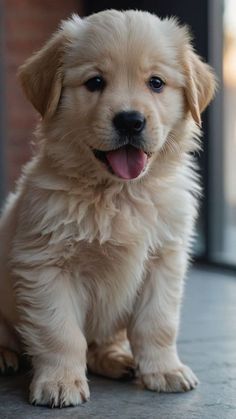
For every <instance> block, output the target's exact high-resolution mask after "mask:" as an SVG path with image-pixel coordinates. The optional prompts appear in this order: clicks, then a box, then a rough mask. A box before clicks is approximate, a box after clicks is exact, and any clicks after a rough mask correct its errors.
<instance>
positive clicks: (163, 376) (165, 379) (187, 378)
mask: <svg viewBox="0 0 236 419" xmlns="http://www.w3.org/2000/svg"><path fill="white" fill-rule="evenodd" d="M141 381H142V384H143V385H144V386H145V387H146V388H147V389H148V390H153V391H157V392H165V393H182V392H186V391H189V390H193V389H194V388H195V387H196V386H197V385H198V379H197V377H196V376H195V374H194V373H193V371H192V370H191V369H190V368H189V367H187V366H186V365H181V366H179V367H178V368H176V369H173V370H170V371H168V370H167V371H165V372H158V373H155V372H154V373H148V374H142V375H141Z"/></svg>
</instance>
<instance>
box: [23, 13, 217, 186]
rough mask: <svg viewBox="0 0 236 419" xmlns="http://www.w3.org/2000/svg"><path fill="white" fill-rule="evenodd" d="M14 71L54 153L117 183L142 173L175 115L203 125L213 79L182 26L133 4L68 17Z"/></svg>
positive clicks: (63, 162)
mask: <svg viewBox="0 0 236 419" xmlns="http://www.w3.org/2000/svg"><path fill="white" fill-rule="evenodd" d="M20 78H21V81H22V84H23V87H24V90H25V92H26V95H27V97H28V98H29V99H30V101H31V102H32V104H33V105H34V106H35V108H36V109H37V110H38V111H39V112H40V114H41V116H42V126H43V129H44V132H45V137H47V142H48V150H50V153H51V155H52V156H53V157H54V159H55V160H57V161H58V162H60V164H61V165H64V166H65V167H69V166H70V167H73V170H74V171H76V170H80V171H81V170H84V171H85V172H86V171H87V173H89V172H91V173H93V174H95V175H96V176H100V177H102V178H104V177H105V178H107V177H110V178H113V179H116V180H121V181H124V180H126V181H127V180H130V179H136V178H139V177H141V176H143V175H145V173H147V171H148V168H149V167H150V166H151V165H152V164H154V161H155V156H157V154H158V153H159V152H160V150H161V149H162V148H163V147H164V146H165V143H166V141H167V140H168V137H169V136H170V135H171V133H172V132H173V130H175V127H176V126H177V125H178V124H179V123H181V122H183V123H184V122H186V121H188V120H189V118H192V119H193V120H194V121H195V123H196V124H198V125H200V123H201V119H200V114H201V112H202V111H203V110H204V109H205V107H206V106H207V105H208V103H209V101H210V100H211V98H212V96H213V93H214V86H215V83H214V77H213V75H212V72H211V70H210V68H209V67H208V66H207V64H205V63H203V62H202V61H201V60H200V58H199V57H198V56H197V55H196V54H195V53H194V51H193V49H192V47H191V45H190V42H189V35H188V32H187V30H186V28H185V27H180V26H178V24H177V23H176V22H175V20H174V19H165V20H162V21H161V20H160V19H159V18H158V17H156V16H154V15H151V14H149V13H147V12H139V11H127V12H118V11H114V10H110V11H105V12H101V13H97V14H94V15H92V16H90V17H88V18H85V19H83V20H82V19H80V18H79V17H78V16H73V17H72V19H69V20H67V21H65V22H63V23H62V26H61V29H60V30H59V31H58V32H57V33H56V34H55V35H54V36H53V37H52V39H51V40H50V41H49V42H48V43H47V44H46V45H45V47H44V48H43V49H42V50H41V51H39V52H38V53H36V54H35V55H34V56H33V57H31V58H30V59H29V60H28V61H27V62H26V63H25V64H24V65H23V66H22V67H21V69H20ZM46 148H47V147H46Z"/></svg>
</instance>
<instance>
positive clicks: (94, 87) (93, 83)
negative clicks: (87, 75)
mask: <svg viewBox="0 0 236 419" xmlns="http://www.w3.org/2000/svg"><path fill="white" fill-rule="evenodd" d="M84 84H85V87H86V89H88V90H89V91H90V92H97V91H101V90H103V89H104V87H105V84H106V83H105V80H104V79H103V78H102V77H101V76H95V77H92V78H91V79H89V80H87V81H86V82H85V83H84Z"/></svg>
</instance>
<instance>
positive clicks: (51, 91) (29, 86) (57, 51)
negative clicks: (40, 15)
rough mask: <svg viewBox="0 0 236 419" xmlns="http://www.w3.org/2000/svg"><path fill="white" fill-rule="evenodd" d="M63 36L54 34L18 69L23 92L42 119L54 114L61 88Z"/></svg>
mask: <svg viewBox="0 0 236 419" xmlns="http://www.w3.org/2000/svg"><path fill="white" fill-rule="evenodd" d="M63 44H64V43H63V35H62V33H60V32H58V33H56V34H55V35H54V36H53V37H52V38H51V39H50V40H49V41H48V42H47V43H46V45H45V46H44V47H43V48H42V49H41V50H40V51H38V52H36V53H35V54H34V55H33V56H32V57H30V58H29V59H28V60H27V61H26V62H25V63H24V64H23V65H22V66H21V67H20V68H19V72H18V74H19V77H20V80H21V84H22V87H23V90H24V92H25V94H26V96H27V98H28V99H29V100H30V102H31V103H32V104H33V106H34V107H35V108H36V110H37V111H38V112H39V113H40V114H41V115H42V117H50V116H52V115H53V114H54V112H55V111H56V109H57V105H58V103H59V99H60V95H61V88H62V77H63V74H62V54H63Z"/></svg>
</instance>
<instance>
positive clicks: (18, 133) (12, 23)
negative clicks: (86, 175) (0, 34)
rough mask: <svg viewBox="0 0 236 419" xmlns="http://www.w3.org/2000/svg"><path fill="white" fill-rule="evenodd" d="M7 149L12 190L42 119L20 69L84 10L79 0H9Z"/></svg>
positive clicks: (6, 24) (6, 10)
mask: <svg viewBox="0 0 236 419" xmlns="http://www.w3.org/2000/svg"><path fill="white" fill-rule="evenodd" d="M3 7H4V29H5V30H4V44H5V45H4V46H5V54H4V55H5V57H4V58H5V59H4V67H5V74H4V79H5V103H6V108H5V110H4V114H5V116H6V121H5V127H6V137H5V152H6V156H5V157H6V171H7V173H6V182H7V185H6V189H7V190H10V189H11V190H12V189H13V188H14V183H15V180H16V179H17V177H18V176H19V174H20V170H21V166H22V164H23V163H25V162H26V161H27V160H28V159H29V157H30V142H31V140H32V138H33V135H32V133H33V130H34V127H35V124H36V121H37V119H38V115H37V113H36V111H34V109H33V107H32V106H31V104H30V103H29V102H28V101H27V100H26V99H25V97H24V94H23V92H22V90H21V87H20V84H19V81H18V80H17V76H16V73H17V69H18V67H19V65H20V64H22V63H23V62H24V60H25V59H26V58H27V57H29V56H30V55H31V54H32V52H34V51H36V50H37V49H39V48H40V47H41V46H42V45H43V43H44V42H45V40H47V39H48V37H49V36H50V34H51V33H52V32H53V31H54V30H55V29H56V28H57V26H58V24H59V22H60V20H61V19H64V18H66V17H68V16H70V15H71V13H72V12H78V13H81V6H80V2H79V0H5V3H4V6H3Z"/></svg>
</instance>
